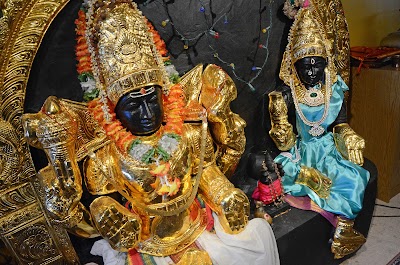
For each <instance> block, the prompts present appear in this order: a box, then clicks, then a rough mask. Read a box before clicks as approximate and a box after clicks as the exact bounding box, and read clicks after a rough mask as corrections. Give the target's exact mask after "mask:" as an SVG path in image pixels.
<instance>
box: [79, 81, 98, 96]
mask: <svg viewBox="0 0 400 265" xmlns="http://www.w3.org/2000/svg"><path fill="white" fill-rule="evenodd" d="M81 87H82V90H83V92H85V93H92V92H93V90H95V89H96V82H95V81H94V79H91V78H88V79H87V80H86V81H84V82H81Z"/></svg>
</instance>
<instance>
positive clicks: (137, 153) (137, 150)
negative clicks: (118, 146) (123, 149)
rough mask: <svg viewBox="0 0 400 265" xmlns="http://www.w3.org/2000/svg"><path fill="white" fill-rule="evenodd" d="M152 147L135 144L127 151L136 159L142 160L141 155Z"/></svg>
mask: <svg viewBox="0 0 400 265" xmlns="http://www.w3.org/2000/svg"><path fill="white" fill-rule="evenodd" d="M151 148H152V147H151V146H150V145H148V144H137V145H135V146H133V147H132V149H131V150H130V151H129V154H130V155H131V156H132V157H133V158H134V159H136V160H139V161H142V159H143V156H144V155H145V154H146V153H147V152H148V151H149V150H150V149H151Z"/></svg>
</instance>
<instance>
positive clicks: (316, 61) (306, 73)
mask: <svg viewBox="0 0 400 265" xmlns="http://www.w3.org/2000/svg"><path fill="white" fill-rule="evenodd" d="M294 66H295V68H296V71H297V75H298V76H299V78H300V81H301V82H303V84H305V85H306V86H309V87H312V86H315V85H316V84H318V82H321V81H322V80H323V79H324V70H325V67H326V60H325V58H323V57H320V56H309V57H304V58H303V59H300V60H298V61H297V62H296V63H295V64H294Z"/></svg>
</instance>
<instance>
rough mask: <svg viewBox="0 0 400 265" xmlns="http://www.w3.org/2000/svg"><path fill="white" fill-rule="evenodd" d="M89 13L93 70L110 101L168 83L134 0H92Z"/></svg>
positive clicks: (162, 65) (161, 62)
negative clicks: (135, 91) (145, 88)
mask: <svg viewBox="0 0 400 265" xmlns="http://www.w3.org/2000/svg"><path fill="white" fill-rule="evenodd" d="M88 15H89V21H88V28H87V31H86V32H87V37H89V41H88V43H89V51H90V52H91V56H92V63H93V72H94V75H95V78H96V81H97V83H100V84H97V85H98V87H99V88H100V89H104V90H105V92H106V94H107V96H108V98H109V99H110V100H111V102H113V103H114V104H117V102H118V100H119V99H120V98H121V96H123V95H125V94H126V93H128V92H131V91H134V90H139V89H141V88H143V87H146V86H152V85H159V86H161V87H163V86H167V84H168V81H167V80H168V78H166V73H165V68H164V64H163V61H162V59H161V57H160V55H159V53H158V51H157V49H156V46H155V44H154V40H153V36H152V33H151V32H150V31H149V28H148V26H147V24H146V19H145V17H144V16H143V15H142V13H141V11H139V10H138V8H137V6H136V4H135V3H132V2H131V1H124V0H119V1H118V0H117V1H114V0H113V1H91V2H89V10H88Z"/></svg>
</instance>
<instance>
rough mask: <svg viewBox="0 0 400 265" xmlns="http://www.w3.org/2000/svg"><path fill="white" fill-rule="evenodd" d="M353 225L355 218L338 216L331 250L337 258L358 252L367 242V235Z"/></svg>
mask: <svg viewBox="0 0 400 265" xmlns="http://www.w3.org/2000/svg"><path fill="white" fill-rule="evenodd" d="M353 225H354V221H353V220H346V219H343V218H340V217H339V218H338V224H337V227H336V230H335V234H334V235H333V243H332V246H331V251H332V253H333V254H335V259H340V258H343V257H344V256H346V255H349V254H351V253H354V252H356V251H357V250H358V249H359V248H360V247H361V246H362V245H363V244H364V243H365V241H366V239H365V237H364V236H363V235H362V234H361V233H359V232H358V231H356V230H355V229H354V228H353Z"/></svg>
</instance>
